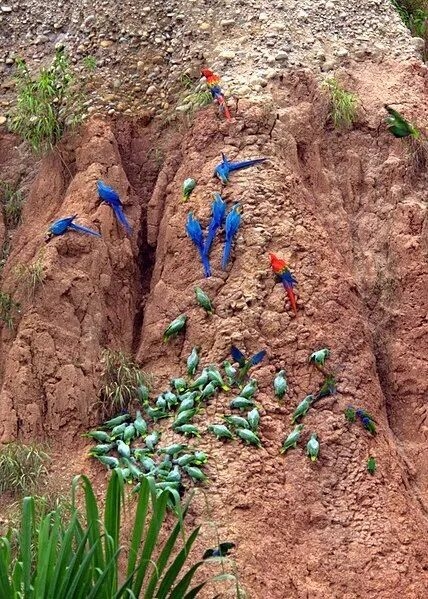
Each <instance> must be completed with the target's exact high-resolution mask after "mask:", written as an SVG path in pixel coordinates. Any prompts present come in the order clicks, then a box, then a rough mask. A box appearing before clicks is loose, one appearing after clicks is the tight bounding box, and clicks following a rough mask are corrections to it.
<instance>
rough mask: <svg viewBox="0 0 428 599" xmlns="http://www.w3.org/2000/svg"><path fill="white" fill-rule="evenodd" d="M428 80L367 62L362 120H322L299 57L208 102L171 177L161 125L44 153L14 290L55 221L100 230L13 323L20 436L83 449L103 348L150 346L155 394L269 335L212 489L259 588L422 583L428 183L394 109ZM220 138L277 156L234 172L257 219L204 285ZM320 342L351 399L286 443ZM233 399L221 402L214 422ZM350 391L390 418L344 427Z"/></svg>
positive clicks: (352, 589)
mask: <svg viewBox="0 0 428 599" xmlns="http://www.w3.org/2000/svg"><path fill="white" fill-rule="evenodd" d="M426 82H427V74H426V70H425V69H423V68H422V67H419V66H417V65H413V66H412V65H409V66H408V68H407V70H404V69H403V67H402V66H401V65H400V67H398V68H395V65H394V64H393V63H391V64H383V65H374V64H373V65H370V64H365V65H364V66H360V67H357V66H356V67H355V68H354V69H353V71H352V80H349V87H352V89H355V90H356V91H357V92H358V93H359V96H360V98H361V101H362V107H361V111H360V112H361V116H360V120H359V123H358V124H357V126H356V127H354V128H353V129H352V130H351V131H349V132H345V133H337V132H335V131H334V130H332V129H331V128H330V127H329V126H326V125H325V117H326V108H325V101H324V99H323V98H322V95H321V93H320V91H319V86H318V84H317V83H316V82H315V81H314V79H313V77H312V76H311V75H310V74H308V73H307V72H300V73H295V74H294V75H290V77H289V78H288V79H285V80H284V81H283V82H282V84H281V85H279V86H277V87H275V88H274V89H272V93H273V97H274V100H272V103H271V105H269V106H266V105H254V104H253V105H251V104H249V103H246V102H244V101H240V102H239V105H238V112H237V115H236V117H237V118H236V122H234V123H233V124H232V125H231V126H229V125H228V124H226V123H222V122H221V121H218V120H217V119H216V118H215V116H214V114H213V110H212V109H211V108H209V109H207V110H206V111H203V112H202V113H199V114H198V115H197V117H196V120H195V123H194V126H193V127H192V129H191V130H190V131H188V132H187V133H186V134H185V135H184V137H183V138H180V137H177V138H176V140H175V144H174V145H175V147H174V148H173V149H167V151H166V157H165V160H164V164H163V167H162V169H161V171H160V173H159V176H158V177H157V179H156V169H157V168H158V167H157V165H156V161H154V160H153V155H154V154H155V152H153V151H151V150H152V149H153V147H154V146H155V144H156V141H155V138H151V136H152V135H153V132H152V131H151V129H150V128H144V127H143V126H142V125H141V126H138V125H122V126H114V125H109V124H106V123H100V122H92V123H91V124H89V125H88V126H87V128H86V129H85V130H84V131H83V133H82V135H81V136H80V137H79V138H77V139H76V140H70V141H69V142H68V143H67V144H65V147H64V148H63V151H62V152H63V161H64V162H65V163H67V168H64V166H63V163H62V162H61V161H60V160H59V159H58V158H56V157H53V158H51V159H49V160H47V161H45V162H44V163H43V164H42V166H41V169H40V173H39V176H38V178H37V180H36V182H35V184H34V186H33V188H32V191H31V196H30V198H29V200H28V202H27V204H26V208H25V211H26V212H25V214H24V224H23V225H22V226H21V227H20V228H19V229H18V230H17V232H16V233H15V236H14V238H13V251H12V254H11V256H10V259H9V260H8V263H7V265H6V269H5V273H4V280H3V289H6V290H8V291H10V292H14V293H15V294H16V295H17V297H20V294H22V290H21V289H20V288H19V286H18V284H17V283H16V279H15V278H14V275H13V269H14V267H15V266H16V265H17V264H18V263H28V262H30V261H31V260H33V259H34V258H35V257H36V256H37V252H38V251H39V249H40V247H42V246H43V234H44V231H45V229H46V225H47V223H48V222H50V221H51V220H53V219H54V218H56V217H59V216H61V215H65V214H68V213H70V214H71V213H79V214H80V216H81V219H82V220H81V222H82V223H85V224H88V225H90V226H95V227H98V228H99V229H100V231H101V232H102V234H103V239H102V240H101V241H100V240H96V239H95V240H92V239H90V238H87V237H81V236H78V235H73V234H70V235H68V236H64V237H63V238H58V239H55V240H54V241H52V242H51V243H49V244H48V245H47V246H46V248H45V251H44V260H45V263H46V269H47V279H46V281H45V285H44V287H43V288H42V289H40V290H39V291H37V293H36V296H35V298H34V300H33V301H32V302H30V301H28V300H26V299H25V297H23V298H22V304H23V307H22V312H21V315H20V318H19V321H18V322H17V326H16V330H15V331H13V332H12V333H11V332H8V331H7V330H5V329H4V328H3V331H2V381H3V382H2V390H1V395H0V409H1V413H2V416H3V421H2V425H1V428H2V435H3V440H8V439H10V438H14V437H16V436H18V437H19V438H22V439H29V438H33V437H34V436H35V435H37V436H41V437H46V436H48V437H51V438H58V437H59V436H61V438H62V440H63V442H64V440H65V442H66V443H71V441H72V439H73V437H76V435H77V434H78V433H79V432H82V430H84V429H85V427H87V426H88V425H89V424H90V422H92V421H93V415H91V411H90V409H91V406H93V404H94V402H95V401H96V389H97V385H98V377H99V371H98V369H97V362H98V358H99V351H100V349H101V348H102V347H104V346H111V347H121V348H124V349H128V350H130V349H132V348H134V349H135V350H136V351H137V357H138V359H139V361H140V362H141V363H142V364H143V366H144V368H145V370H147V371H150V372H153V373H154V374H156V375H157V383H158V386H159V390H160V389H162V388H164V384H165V383H166V382H167V381H168V379H169V378H170V376H171V375H172V374H177V373H178V372H184V363H185V362H184V359H185V356H187V354H188V353H189V350H190V348H191V347H192V346H193V345H200V346H201V347H202V358H203V361H204V363H209V362H217V363H218V362H220V361H221V360H223V359H225V358H226V357H227V355H228V351H229V347H230V343H231V341H232V342H234V343H236V344H237V345H238V346H239V347H241V348H243V349H244V348H245V349H246V351H247V352H248V353H254V352H256V351H258V350H259V349H262V348H266V349H267V352H268V360H266V361H265V362H264V363H263V365H262V366H261V367H260V368H259V369H258V371H257V378H258V381H259V388H260V392H259V395H258V397H257V400H258V402H259V403H260V404H261V405H262V424H261V437H262V441H263V448H262V449H260V450H259V451H257V450H254V449H247V448H245V447H244V446H243V445H241V444H237V443H233V444H231V445H227V446H223V445H222V444H221V443H219V442H218V443H217V442H214V441H210V442H209V443H210V445H209V453H210V457H211V466H210V469H209V470H210V476H211V480H212V482H211V484H210V486H209V496H210V501H211V503H212V507H213V509H214V514H215V518H216V520H217V521H219V522H221V523H222V525H223V526H222V533H224V536H225V538H233V539H234V540H235V541H236V542H237V546H238V547H237V554H236V556H237V561H238V563H239V565H240V570H241V576H242V579H243V582H244V585H245V586H246V588H247V589H248V591H249V595H250V596H251V597H255V598H262V597H263V598H269V599H282V598H285V597H287V598H289V597H290V598H294V597H296V598H300V597H310V598H311V599H313V598H318V597H319V598H332V597H335V598H336V597H337V598H349V599H350V598H353V597H371V598H372V597H374V598H379V599H380V598H383V599H390V598H392V597H398V596H400V597H406V598H418V597H421V598H422V597H424V596H425V595H426V588H427V587H428V574H427V569H428V549H427V545H426V535H427V532H428V519H427V514H428V466H427V462H426V460H424V459H423V451H424V450H425V449H426V447H427V436H426V435H427V433H426V431H427V428H426V423H425V419H426V415H427V414H426V409H425V404H426V400H427V390H428V376H427V375H428V364H427V358H426V356H427V349H428V341H427V339H428V337H427V335H426V332H427V328H428V326H427V304H428V267H427V250H428V240H427V235H428V225H427V222H428V221H427V202H426V191H425V188H426V179H427V178H426V174H425V170H424V169H421V167H420V166H419V167H415V161H414V160H412V158H411V156H410V153H409V149H408V146H407V145H406V144H405V143H404V142H400V141H397V140H394V139H393V138H392V137H391V136H390V135H389V134H388V133H387V132H386V131H385V128H384V126H382V125H381V122H382V117H383V114H384V111H383V108H382V106H383V104H384V103H385V102H394V101H395V102H400V101H408V100H409V98H411V103H412V105H410V106H409V105H407V110H408V111H409V112H410V113H411V115H412V117H413V119H414V120H416V121H417V122H419V123H423V122H424V121H425V122H426V113H425V114H424V113H422V110H421V108H420V105H421V103H422V100H423V98H424V93H425V89H426ZM222 151H223V152H225V153H226V155H227V156H228V157H229V158H231V159H235V158H240V159H243V158H248V157H255V156H261V155H263V156H267V157H268V158H269V162H268V163H266V164H265V165H263V166H261V167H256V168H254V169H250V170H247V171H241V172H239V173H235V174H233V175H232V178H231V182H230V184H229V185H228V186H227V187H226V188H224V189H223V190H222V195H223V197H224V198H225V199H227V200H228V201H229V202H232V201H235V200H239V201H240V202H241V203H242V206H243V226H242V228H241V230H240V234H239V235H238V239H237V243H236V246H235V250H234V254H233V258H232V265H231V267H230V268H229V269H228V271H227V272H226V273H225V272H223V271H221V270H220V251H221V248H220V244H219V243H218V241H217V242H216V244H215V246H214V250H213V255H212V266H213V277H212V278H210V279H208V280H204V279H203V278H202V270H201V266H200V263H199V260H198V258H197V257H196V252H195V250H194V248H193V246H192V245H191V243H190V242H189V240H188V239H187V237H186V235H185V231H184V223H185V218H186V214H187V212H188V210H189V209H192V210H193V211H194V212H195V213H196V215H197V216H198V217H199V218H200V219H201V220H202V221H203V222H204V224H205V223H206V222H207V221H208V217H209V206H210V202H211V199H212V193H213V192H214V191H220V185H219V182H218V181H217V180H215V179H214V178H212V172H213V169H214V166H215V165H216V164H217V163H218V161H219V157H220V152H222ZM150 157H151V158H150ZM192 175H193V176H195V177H196V178H197V179H198V183H199V184H198V187H197V188H196V190H195V192H194V193H193V194H192V196H191V199H190V201H189V203H188V204H182V203H180V201H179V199H180V187H181V183H182V181H183V179H184V178H185V177H187V176H192ZM100 176H101V177H102V178H104V179H105V180H107V181H108V182H109V183H110V184H112V185H114V186H115V187H117V188H118V189H119V191H120V192H121V193H122V198H123V200H124V202H125V204H126V212H127V214H128V216H129V218H130V220H131V221H132V222H133V224H134V234H133V237H132V241H131V242H130V241H129V240H128V239H126V238H125V237H124V235H123V232H122V231H121V230H120V229H119V228H118V227H117V224H116V223H115V221H114V218H113V216H112V214H111V212H110V210H109V208H108V207H106V206H99V204H98V202H97V197H96V191H95V181H96V179H97V178H98V177H100ZM138 223H139V224H138ZM269 251H274V252H277V253H280V254H282V255H283V256H284V257H285V258H286V259H287V260H288V262H289V263H290V265H291V267H292V270H293V272H294V274H295V276H296V278H297V280H298V308H299V313H298V316H297V318H294V317H293V316H290V312H289V311H288V310H287V309H286V307H285V302H284V291H283V289H282V288H281V286H279V285H275V283H274V280H273V278H272V274H271V272H270V267H269V264H268V252H269ZM195 285H200V286H202V287H203V288H204V289H205V290H206V291H207V292H208V293H209V295H210V296H211V297H212V298H213V300H214V303H215V306H216V313H215V314H214V315H213V316H212V318H211V319H209V318H207V317H205V315H204V313H203V312H202V311H201V310H200V309H198V308H197V307H196V306H195V304H194V298H193V288H194V286H195ZM179 313H186V314H187V315H188V316H189V323H188V327H187V331H186V335H185V337H179V338H178V339H177V340H176V341H173V342H171V343H170V344H167V345H165V344H163V343H162V342H161V338H162V331H163V329H164V327H165V325H166V324H167V323H168V322H169V321H170V320H172V318H174V317H175V316H177V315H178V314H179ZM424 333H425V335H424ZM322 346H328V347H330V348H331V350H332V357H331V364H332V367H333V369H334V370H335V372H336V373H337V378H338V393H337V394H336V395H335V396H334V397H332V398H326V399H323V400H321V401H320V402H319V403H318V404H317V406H316V408H315V409H313V410H311V411H310V412H309V413H308V415H307V416H306V419H305V429H304V442H306V440H307V437H308V434H309V432H310V431H312V430H316V431H317V432H318V435H319V437H320V440H321V457H320V460H319V462H317V463H316V464H312V463H310V462H309V460H308V459H307V458H306V457H305V456H304V453H303V451H302V449H301V448H299V449H298V450H296V451H293V452H290V453H289V454H287V455H286V456H285V457H284V456H280V455H279V448H280V445H281V442H282V440H283V439H284V436H285V434H286V433H287V432H288V431H289V430H290V425H289V417H290V414H291V412H292V411H293V409H294V408H295V406H296V405H297V403H298V401H299V400H300V399H302V397H303V396H304V395H306V394H307V393H309V392H310V391H312V390H314V389H316V388H317V385H318V384H319V383H320V382H321V377H320V375H318V374H317V373H314V370H313V369H312V368H309V366H308V364H307V356H308V355H309V353H311V352H312V351H313V350H314V349H317V348H319V347H322ZM279 367H284V368H285V369H286V372H287V375H288V379H289V383H290V392H289V393H288V395H287V397H286V400H285V402H283V403H282V404H281V405H279V403H278V401H276V400H275V399H274V398H273V393H272V379H273V376H274V373H275V369H276V368H279ZM226 401H227V399H226V398H224V399H223V398H221V397H220V398H219V399H218V401H217V402H216V403H215V404H214V405H213V406H212V407H211V409H210V410H211V411H210V414H209V419H210V420H211V419H214V417H215V413H216V412H217V413H218V414H221V413H223V412H224V408H225V405H226V404H225V403H223V402H226ZM348 404H354V405H359V406H364V407H365V408H366V409H367V410H368V411H370V412H371V413H373V414H374V416H375V418H376V420H377V422H378V423H379V427H378V428H379V434H378V435H377V437H375V438H371V437H369V436H368V435H367V434H366V433H365V432H364V431H363V429H362V428H361V427H359V426H357V425H354V426H351V425H349V424H347V423H346V421H345V419H344V417H343V410H344V408H345V407H346V406H347V405H348ZM204 443H205V441H203V442H202V444H204ZM207 443H208V441H207ZM207 447H208V446H207ZM370 454H372V455H374V456H376V459H377V462H378V472H377V474H376V475H375V476H374V477H370V476H369V475H368V474H367V473H366V470H365V465H366V460H367V458H368V456H369V455H370Z"/></svg>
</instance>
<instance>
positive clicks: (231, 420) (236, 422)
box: [223, 414, 250, 428]
mask: <svg viewBox="0 0 428 599" xmlns="http://www.w3.org/2000/svg"><path fill="white" fill-rule="evenodd" d="M223 418H224V419H225V420H226V422H227V424H230V425H231V426H234V427H235V428H250V424H249V422H247V421H246V420H245V418H242V416H234V415H233V414H231V415H229V416H223Z"/></svg>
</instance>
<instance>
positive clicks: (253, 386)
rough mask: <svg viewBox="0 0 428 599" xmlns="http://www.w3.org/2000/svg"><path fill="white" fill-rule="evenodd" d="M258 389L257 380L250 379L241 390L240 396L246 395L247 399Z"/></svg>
mask: <svg viewBox="0 0 428 599" xmlns="http://www.w3.org/2000/svg"><path fill="white" fill-rule="evenodd" d="M256 391H257V381H256V380H255V379H250V380H249V381H248V383H247V384H246V385H245V387H244V388H243V389H241V391H240V392H239V396H240V397H245V398H246V399H251V398H252V397H253V395H254V393H255V392H256Z"/></svg>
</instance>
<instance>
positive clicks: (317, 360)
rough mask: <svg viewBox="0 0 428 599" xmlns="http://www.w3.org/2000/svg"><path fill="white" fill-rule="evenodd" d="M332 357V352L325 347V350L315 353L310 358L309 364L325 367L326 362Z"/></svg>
mask: <svg viewBox="0 0 428 599" xmlns="http://www.w3.org/2000/svg"><path fill="white" fill-rule="evenodd" d="M329 355H330V350H329V349H327V348H326V347H324V348H323V349H319V350H318V351H314V353H313V354H311V355H310V356H309V360H308V361H309V363H310V364H315V366H324V363H325V361H326V360H327V358H328V357H329Z"/></svg>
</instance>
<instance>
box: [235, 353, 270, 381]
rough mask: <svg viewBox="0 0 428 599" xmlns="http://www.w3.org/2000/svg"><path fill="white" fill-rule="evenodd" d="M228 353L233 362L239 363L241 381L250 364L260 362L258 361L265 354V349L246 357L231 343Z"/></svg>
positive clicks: (254, 364)
mask: <svg viewBox="0 0 428 599" xmlns="http://www.w3.org/2000/svg"><path fill="white" fill-rule="evenodd" d="M230 355H231V356H232V358H233V360H234V362H237V363H238V364H239V377H238V378H239V380H240V381H242V380H243V379H244V378H245V377H246V375H247V373H248V371H249V370H250V368H251V367H252V366H256V365H257V364H260V362H261V361H262V360H263V359H264V357H265V355H266V350H264V349H263V350H262V351H259V352H258V353H257V354H254V355H253V356H251V357H250V358H248V359H247V358H246V357H245V355H244V354H243V353H242V352H241V350H240V349H238V348H237V347H236V345H232V347H231V348H230Z"/></svg>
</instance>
